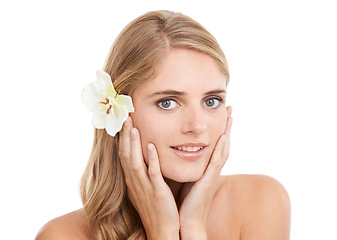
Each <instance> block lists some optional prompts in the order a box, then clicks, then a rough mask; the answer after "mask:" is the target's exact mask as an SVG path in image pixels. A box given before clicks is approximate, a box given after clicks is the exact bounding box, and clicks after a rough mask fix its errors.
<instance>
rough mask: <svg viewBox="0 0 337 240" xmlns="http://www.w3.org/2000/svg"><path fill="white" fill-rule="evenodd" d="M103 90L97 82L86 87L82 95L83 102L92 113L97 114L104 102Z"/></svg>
mask: <svg viewBox="0 0 337 240" xmlns="http://www.w3.org/2000/svg"><path fill="white" fill-rule="evenodd" d="M102 96H103V93H102V88H101V87H100V86H99V85H98V84H97V82H91V83H89V84H88V85H86V86H85V87H84V88H83V90H82V93H81V98H82V102H83V103H84V105H85V106H86V107H87V108H88V109H89V110H90V111H92V112H95V111H96V110H97V108H98V106H99V104H100V103H99V102H100V101H101V100H102Z"/></svg>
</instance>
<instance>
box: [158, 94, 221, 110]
mask: <svg viewBox="0 0 337 240" xmlns="http://www.w3.org/2000/svg"><path fill="white" fill-rule="evenodd" d="M208 100H216V101H217V102H218V103H217V105H216V107H213V106H212V107H208V106H206V101H208ZM165 101H170V102H172V101H173V102H174V103H175V104H176V105H178V106H180V104H179V103H178V102H177V100H175V99H173V98H163V99H160V100H158V101H157V102H156V105H157V107H159V108H160V109H162V110H165V111H169V110H172V109H174V108H176V107H174V108H164V107H162V106H160V104H162V103H163V102H165ZM222 103H224V100H223V99H222V98H220V97H209V98H207V99H205V101H204V103H203V104H204V105H205V106H206V107H207V108H210V109H216V108H218V107H219V106H220V104H222ZM170 106H171V104H170V105H169V107H170Z"/></svg>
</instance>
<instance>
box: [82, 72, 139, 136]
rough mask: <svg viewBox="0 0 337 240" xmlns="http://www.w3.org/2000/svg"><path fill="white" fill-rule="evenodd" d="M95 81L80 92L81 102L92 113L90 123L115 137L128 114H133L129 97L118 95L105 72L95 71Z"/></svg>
mask: <svg viewBox="0 0 337 240" xmlns="http://www.w3.org/2000/svg"><path fill="white" fill-rule="evenodd" d="M96 76H97V81H96V82H91V83H89V84H88V85H87V86H85V87H84V89H83V90H82V94H81V95H82V101H83V103H84V104H85V105H86V106H87V108H89V110H90V111H91V112H93V114H94V115H93V118H92V123H93V125H94V127H95V128H97V129H104V128H105V129H106V131H107V133H108V134H109V135H111V136H113V137H114V136H115V135H116V133H117V132H119V131H120V130H121V129H122V126H123V122H124V121H125V120H126V119H127V117H128V115H129V112H134V107H133V105H132V99H131V97H130V96H126V95H118V94H117V93H116V91H115V89H114V87H113V85H112V81H111V77H110V75H109V74H107V73H106V72H103V71H101V70H97V72H96Z"/></svg>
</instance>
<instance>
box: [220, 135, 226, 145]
mask: <svg viewBox="0 0 337 240" xmlns="http://www.w3.org/2000/svg"><path fill="white" fill-rule="evenodd" d="M220 141H221V144H224V143H225V142H226V135H222V137H221V140H220Z"/></svg>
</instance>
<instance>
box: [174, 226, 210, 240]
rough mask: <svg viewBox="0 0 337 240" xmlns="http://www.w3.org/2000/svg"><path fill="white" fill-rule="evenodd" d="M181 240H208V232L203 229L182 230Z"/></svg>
mask: <svg viewBox="0 0 337 240" xmlns="http://www.w3.org/2000/svg"><path fill="white" fill-rule="evenodd" d="M180 236H181V240H207V233H206V230H204V231H203V230H202V228H193V229H192V228H191V229H181V231H180Z"/></svg>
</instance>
